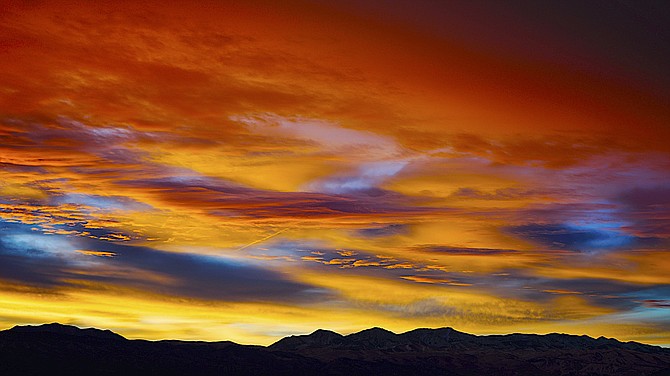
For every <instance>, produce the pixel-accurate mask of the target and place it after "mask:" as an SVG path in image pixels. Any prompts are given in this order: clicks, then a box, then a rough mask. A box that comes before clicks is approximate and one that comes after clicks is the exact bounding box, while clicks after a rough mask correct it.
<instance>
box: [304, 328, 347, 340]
mask: <svg viewBox="0 0 670 376" xmlns="http://www.w3.org/2000/svg"><path fill="white" fill-rule="evenodd" d="M309 336H310V337H337V338H339V337H342V334H340V333H336V332H333V331H332V330H326V329H317V330H315V331H314V332H312V333H311V334H309Z"/></svg>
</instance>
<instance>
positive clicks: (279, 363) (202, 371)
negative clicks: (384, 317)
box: [0, 324, 670, 376]
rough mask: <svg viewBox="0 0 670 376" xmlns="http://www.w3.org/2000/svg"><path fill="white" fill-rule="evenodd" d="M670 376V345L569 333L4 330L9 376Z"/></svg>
mask: <svg viewBox="0 0 670 376" xmlns="http://www.w3.org/2000/svg"><path fill="white" fill-rule="evenodd" d="M54 374H56V375H60V374H67V375H140V374H142V375H366V376H370V375H454V376H466V375H477V376H483V375H496V376H507V375H509V376H512V375H516V376H524V375H543V376H551V375H561V376H568V375H589V376H591V375H594V376H595V375H621V376H627V375H630V376H645V375H650V376H670V349H668V348H663V347H658V346H651V345H645V344H641V343H637V342H620V341H618V340H615V339H611V338H605V337H600V338H597V339H596V338H591V337H588V336H575V335H568V334H547V335H535V334H508V335H490V336H476V335H471V334H467V333H463V332H459V331H457V330H454V329H452V328H439V329H416V330H412V331H409V332H406V333H402V334H395V333H393V332H390V331H388V330H385V329H381V328H372V329H366V330H363V331H361V332H358V333H353V334H349V335H341V334H338V333H335V332H332V331H328V330H317V331H315V332H314V333H312V334H309V335H299V336H290V337H286V338H283V339H281V340H279V341H277V342H276V343H274V344H272V345H270V346H267V347H263V346H251V345H240V344H236V343H234V342H230V341H223V342H199V341H176V340H164V341H147V340H129V339H126V338H124V337H122V336H121V335H119V334H116V333H114V332H111V331H109V330H99V329H93V328H89V329H80V328H78V327H75V326H69V325H61V324H45V325H40V326H16V327H14V328H12V329H8V330H5V331H0V375H7V376H12V375H22V376H26V375H54Z"/></svg>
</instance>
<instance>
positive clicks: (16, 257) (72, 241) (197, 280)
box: [0, 222, 327, 302]
mask: <svg viewBox="0 0 670 376" xmlns="http://www.w3.org/2000/svg"><path fill="white" fill-rule="evenodd" d="M2 230H3V233H4V234H3V237H2V238H0V260H1V261H2V262H0V279H9V280H13V281H18V282H21V283H25V284H27V285H35V286H43V287H50V288H54V289H58V288H59V287H64V286H71V285H76V284H77V282H78V281H80V282H82V281H84V282H85V281H95V282H101V283H104V284H105V285H108V286H114V285H117V286H127V287H134V288H139V289H141V290H143V291H146V292H151V293H158V294H164V295H170V296H181V297H185V298H195V299H204V300H216V301H280V302H290V301H291V302H306V301H312V300H313V299H321V298H322V297H323V296H325V295H327V292H326V291H325V290H323V289H317V288H314V287H313V286H309V285H305V284H301V283H298V282H294V281H291V280H290V279H288V278H286V277H285V276H284V275H282V274H280V273H277V272H274V271H271V270H267V269H263V268H260V267H257V266H253V265H251V264H248V263H243V262H240V261H239V260H237V261H236V260H233V259H226V258H223V257H216V256H206V255H199V254H194V253H171V252H166V251H161V250H157V249H152V248H149V247H144V246H134V245H126V244H120V243H114V242H106V241H101V240H97V239H90V238H81V237H71V236H68V235H48V234H42V233H40V232H35V231H33V230H31V229H30V228H29V226H26V225H22V224H13V223H7V222H2ZM82 249H84V251H82ZM91 255H93V256H112V255H113V256H114V257H96V258H91V257H90V256H91Z"/></svg>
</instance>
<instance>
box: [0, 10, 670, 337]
mask: <svg viewBox="0 0 670 376" xmlns="http://www.w3.org/2000/svg"><path fill="white" fill-rule="evenodd" d="M668 24H670V7H669V6H668V3H667V2H664V1H657V2H654V1H644V2H638V1H632V0H631V1H625V0H619V1H617V0H611V1H604V0H603V1H600V0H592V1H582V0H567V1H535V0H527V1H521V0H519V1H508V2H501V1H481V0H476V1H449V2H447V1H412V0H390V1H384V2H382V1H373V0H367V1H355V0H344V1H319V0H312V1H298V0H297V1H256V0H252V1H249V0H245V1H196V2H170V1H167V2H165V1H163V2H131V1H128V2H124V1H120V2H117V1H114V2H102V1H101V2H83V1H82V2H75V1H72V2H62V3H60V2H40V1H26V2H14V1H6V0H4V1H2V0H0V329H6V328H9V327H12V326H14V325H17V324H40V323H45V322H61V323H67V324H73V325H78V326H82V327H89V326H93V327H98V328H104V329H111V330H113V331H116V332H118V333H120V334H122V335H124V336H126V337H129V338H147V339H163V338H174V339H198V340H232V341H236V342H239V343H253V344H269V343H272V342H274V341H275V340H277V339H279V338H280V337H283V336H286V335H290V334H304V333H310V332H312V331H314V330H315V329H318V328H323V329H331V330H335V331H338V332H340V333H350V332H354V331H358V330H361V329H365V328H369V327H373V326H379V327H384V328H386V329H389V330H392V331H395V332H403V331H407V330H411V329H414V328H417V327H445V326H451V327H453V328H455V329H457V330H461V331H466V332H470V333H475V334H491V333H512V332H526V333H549V332H564V333H572V334H588V335H591V336H594V337H597V336H601V335H604V336H607V337H615V338H617V339H620V340H636V341H641V342H645V343H653V344H662V345H670V105H669V104H670V74H669V70H668V69H669V68H668V67H670V28H668Z"/></svg>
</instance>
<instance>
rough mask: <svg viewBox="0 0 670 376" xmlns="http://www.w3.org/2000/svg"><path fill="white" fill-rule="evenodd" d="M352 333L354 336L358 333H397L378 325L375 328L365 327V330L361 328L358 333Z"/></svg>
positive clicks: (393, 334)
mask: <svg viewBox="0 0 670 376" xmlns="http://www.w3.org/2000/svg"><path fill="white" fill-rule="evenodd" d="M350 335H352V336H354V335H356V336H357V335H386V336H388V335H392V336H395V335H396V334H395V333H393V332H392V331H390V330H386V329H384V328H380V327H378V326H375V327H374V328H370V329H364V330H361V331H360V332H358V333H354V334H350Z"/></svg>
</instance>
